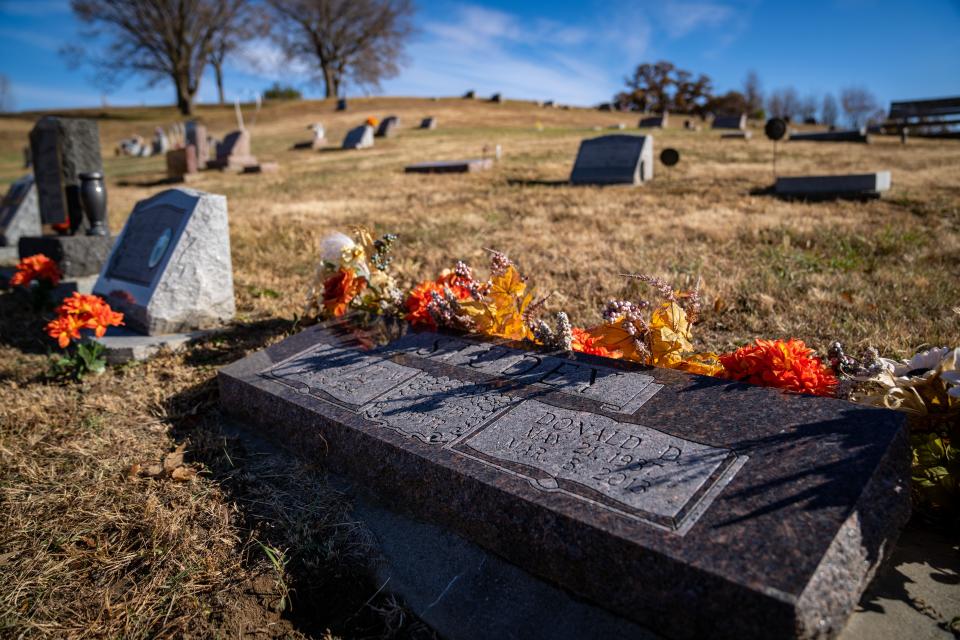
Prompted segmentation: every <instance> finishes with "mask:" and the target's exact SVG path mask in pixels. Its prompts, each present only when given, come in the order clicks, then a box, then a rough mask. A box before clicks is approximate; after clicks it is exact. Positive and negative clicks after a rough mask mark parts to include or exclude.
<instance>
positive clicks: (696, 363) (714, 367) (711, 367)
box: [676, 351, 723, 376]
mask: <svg viewBox="0 0 960 640" xmlns="http://www.w3.org/2000/svg"><path fill="white" fill-rule="evenodd" d="M676 368H677V369H681V370H683V371H686V372H687V373H696V374H699V375H701V376H716V375H717V374H719V373H720V372H721V371H723V365H722V364H720V356H719V355H717V354H716V353H713V352H709V351H708V352H706V353H694V354H691V355H689V356H687V357H686V358H684V359H683V360H681V361H680V363H679V364H678V365H677V367H676Z"/></svg>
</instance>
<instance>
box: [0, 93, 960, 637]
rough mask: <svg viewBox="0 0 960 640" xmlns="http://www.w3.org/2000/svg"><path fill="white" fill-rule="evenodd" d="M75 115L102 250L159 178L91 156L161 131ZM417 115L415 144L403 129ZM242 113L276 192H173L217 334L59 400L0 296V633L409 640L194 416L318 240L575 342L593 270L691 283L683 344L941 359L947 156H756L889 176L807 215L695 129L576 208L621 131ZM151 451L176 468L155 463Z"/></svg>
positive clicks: (532, 121)
mask: <svg viewBox="0 0 960 640" xmlns="http://www.w3.org/2000/svg"><path fill="white" fill-rule="evenodd" d="M198 111H199V113H198V116H199V117H200V118H201V119H203V120H204V121H205V122H206V123H207V125H208V127H209V128H210V130H211V132H212V133H213V134H214V135H216V136H217V137H222V135H223V134H225V133H226V132H227V131H229V130H230V129H231V128H233V116H232V109H226V108H216V107H200V108H199V110H198ZM389 114H396V115H399V116H400V118H401V130H400V131H399V134H398V135H397V136H396V137H394V138H390V139H386V140H384V139H379V138H378V139H377V140H376V147H375V148H373V149H369V150H363V151H351V152H341V151H339V150H329V151H323V152H312V151H289V150H288V149H289V148H290V147H291V146H292V144H293V143H294V142H298V141H305V140H309V139H310V136H311V135H312V134H311V132H309V131H307V129H306V126H307V125H308V124H310V123H312V122H315V121H320V122H322V123H323V124H324V125H325V126H326V129H327V136H328V139H329V140H330V141H331V143H332V145H331V149H336V148H337V147H338V146H339V142H340V140H341V139H342V137H343V135H344V134H345V132H346V131H347V129H348V128H350V127H352V126H356V125H358V124H360V123H361V122H362V121H363V120H364V119H365V118H366V117H367V116H371V115H372V116H376V117H378V118H383V117H384V116H386V115H389ZM64 115H67V114H64ZM78 115H84V116H87V117H91V116H92V117H100V118H101V119H100V131H101V140H102V142H103V152H104V159H105V169H106V174H107V181H108V194H109V196H108V197H109V211H110V226H111V229H112V231H113V232H114V233H116V232H119V231H120V229H121V228H122V226H123V223H124V221H125V219H126V216H127V214H128V213H129V211H130V210H131V209H132V207H133V205H134V203H135V202H136V201H138V200H140V199H142V198H145V197H147V196H149V195H152V194H154V193H156V192H157V191H159V190H161V189H163V188H166V187H165V186H164V185H162V184H159V181H160V180H161V179H162V178H163V177H164V175H165V173H164V172H165V170H164V166H165V165H164V160H163V158H149V159H138V158H117V157H114V156H113V145H114V144H115V143H116V142H117V141H119V140H120V139H121V138H125V137H128V136H129V135H131V134H133V133H139V134H140V135H142V136H144V137H147V138H149V137H150V135H151V132H152V130H153V127H154V126H156V125H158V124H169V123H170V122H173V121H176V120H178V119H179V118H178V117H177V116H176V114H175V113H174V111H173V110H172V109H161V108H157V109H147V108H138V109H108V110H93V111H88V112H83V113H82V114H78ZM428 115H433V116H436V117H437V120H438V128H437V129H436V130H433V131H419V130H415V129H413V128H412V127H415V126H416V125H417V124H419V122H420V120H421V119H422V118H423V117H426V116H428ZM36 117H37V116H36V114H28V115H23V116H20V115H17V116H5V117H3V118H0V180H2V181H3V182H4V183H9V182H12V181H13V180H14V179H16V178H17V177H19V176H20V175H22V174H23V173H24V171H23V170H22V169H21V168H20V167H21V166H22V165H21V163H22V155H21V149H22V147H23V146H24V145H25V144H26V140H27V133H28V131H29V130H30V128H31V127H32V125H33V122H34V121H35V119H36ZM245 117H246V120H247V123H248V128H250V129H251V131H252V136H253V145H252V147H253V149H252V150H253V153H254V154H255V155H256V156H257V157H258V158H259V159H260V160H261V161H270V160H275V161H278V162H279V163H280V165H281V169H280V171H279V172H278V173H276V174H265V175H244V176H241V175H232V174H226V173H223V174H221V173H217V172H208V173H204V174H203V175H202V176H201V177H200V178H199V180H197V181H196V182H194V183H191V184H190V185H188V186H190V187H192V188H196V189H200V190H204V191H210V192H213V193H221V194H224V195H226V196H227V198H228V207H229V216H230V225H231V238H230V240H231V245H232V255H233V268H234V282H235V287H236V298H237V309H238V315H237V319H236V322H235V323H234V324H233V325H231V326H230V327H229V328H228V329H227V330H226V331H225V332H223V333H222V334H219V335H217V336H216V337H213V338H210V339H208V340H206V341H203V342H201V343H199V344H197V345H195V346H193V347H191V348H189V349H188V350H185V351H183V352H181V353H178V354H164V355H161V356H158V357H157V358H155V359H153V360H151V361H149V362H146V363H141V364H130V365H126V366H122V367H119V368H114V369H111V370H109V371H108V372H107V373H106V374H104V375H103V376H100V377H96V378H92V379H87V380H84V381H82V382H81V383H62V382H57V381H54V380H51V379H48V378H47V377H46V371H47V352H48V351H49V350H53V349H55V348H56V347H55V345H54V344H53V343H52V341H50V340H49V339H48V338H46V337H45V336H44V335H43V333H42V324H43V320H42V319H41V318H40V317H39V316H38V315H36V314H35V313H34V312H33V311H31V309H30V307H29V304H28V303H27V302H26V300H25V299H24V298H23V297H21V296H19V295H16V294H12V293H0V500H2V503H0V583H2V584H3V587H2V588H0V630H2V631H3V632H4V634H10V635H18V636H19V635H21V634H25V635H28V636H51V637H66V636H80V635H85V636H113V637H116V636H124V637H148V636H183V635H189V636H204V637H206V636H217V635H219V636H233V637H236V636H237V635H239V634H240V633H241V632H243V633H246V634H248V635H254V633H257V634H259V635H260V636H263V637H281V636H293V637H301V636H310V637H321V636H323V635H324V634H325V633H327V632H326V631H325V630H326V629H330V632H329V633H331V634H332V635H334V636H342V637H357V636H371V635H378V634H381V633H385V632H399V633H404V634H408V635H409V634H414V635H416V634H424V633H427V632H426V631H425V630H423V629H421V628H420V626H419V623H417V621H416V620H414V619H412V618H411V616H410V615H409V614H408V613H407V612H405V611H404V609H403V608H402V605H401V604H399V603H397V602H395V601H393V600H392V599H390V598H389V597H387V596H385V595H384V593H385V592H378V589H379V587H380V586H381V585H378V584H375V583H373V582H372V580H371V579H370V578H369V577H367V576H368V573H367V571H366V566H367V564H368V563H369V562H371V561H372V560H374V559H375V558H374V549H373V547H372V545H371V544H370V543H369V540H368V537H367V534H366V533H365V531H364V529H363V526H362V524H359V523H357V522H355V521H354V520H353V519H352V518H351V516H350V512H349V504H348V502H347V501H346V500H345V499H344V497H343V496H341V495H340V494H339V493H338V492H337V491H336V490H335V489H334V488H333V487H331V486H330V485H329V484H328V483H327V482H326V481H325V480H324V476H323V469H322V466H321V465H320V464H307V463H302V464H301V463H297V464H294V463H290V462H289V461H284V462H282V463H281V462H278V460H277V458H276V456H273V457H271V456H269V455H264V452H262V451H258V450H256V448H255V447H252V445H251V444H250V442H249V441H248V440H247V439H245V438H241V437H238V434H237V432H236V431H235V429H234V425H232V424H231V423H230V422H229V421H228V420H227V419H226V418H224V417H223V416H222V415H221V414H220V412H219V410H218V408H217V391H216V384H215V380H214V378H215V373H216V370H217V368H218V367H220V366H222V365H224V364H227V363H230V362H233V361H234V360H237V359H239V358H241V357H243V356H244V355H246V354H248V353H250V352H252V351H255V350H257V349H260V348H263V347H264V346H266V345H268V344H271V343H274V342H276V341H278V340H280V339H281V338H283V337H284V336H285V335H288V334H289V333H290V332H293V331H295V330H296V327H295V319H296V317H297V315H298V314H299V312H300V309H301V305H302V303H303V295H304V290H305V288H306V287H307V285H308V283H309V281H310V278H311V274H312V272H313V268H314V265H315V261H316V246H317V244H318V242H319V240H320V238H322V237H323V236H324V235H326V234H327V233H329V232H331V231H335V230H342V231H348V228H349V226H350V225H353V224H357V223H363V224H367V225H368V226H370V227H372V228H373V229H374V230H375V231H377V232H379V233H384V232H395V233H398V234H399V235H400V240H399V242H398V243H397V245H396V261H395V263H394V266H395V269H396V273H397V274H398V275H399V276H400V278H401V280H403V282H404V284H408V285H409V284H413V283H414V282H415V281H416V280H419V279H423V278H428V277H434V276H435V275H436V274H437V273H438V272H439V271H440V270H441V269H443V268H446V267H449V266H452V264H453V263H454V262H455V261H456V260H458V259H462V260H464V261H466V262H468V263H471V264H472V265H474V266H476V267H480V268H483V269H485V266H486V257H485V252H484V250H483V249H484V248H485V247H486V248H494V249H499V250H501V251H504V252H506V253H508V254H509V255H510V257H511V258H513V259H514V260H515V261H516V262H517V264H518V265H519V267H520V269H521V271H522V272H523V273H525V274H526V275H528V276H529V278H530V282H531V283H532V284H533V285H534V287H535V288H536V290H537V291H538V292H540V293H549V292H554V293H553V295H552V297H551V298H550V301H549V307H550V308H552V309H556V310H559V309H563V310H566V311H567V312H568V313H569V314H570V316H571V318H572V319H573V321H574V323H575V324H578V325H580V326H590V325H592V324H595V323H597V322H598V321H599V320H600V315H599V313H600V310H601V309H602V306H603V304H604V303H605V302H606V300H608V299H610V298H613V297H625V298H631V297H632V298H635V297H637V296H641V295H643V294H644V293H645V292H644V291H643V290H642V289H639V288H638V285H637V284H636V283H634V282H631V281H628V280H625V279H624V278H620V277H618V274H620V273H648V274H652V275H657V276H660V277H663V278H666V279H667V280H669V281H671V282H673V283H674V284H675V286H677V287H683V288H689V287H692V286H693V284H694V283H695V282H696V280H697V278H698V277H702V279H703V291H704V295H705V299H706V306H705V312H704V313H703V317H702V319H701V321H700V323H699V324H698V325H696V326H695V327H694V336H695V342H694V344H695V346H696V347H697V348H698V349H709V350H714V351H721V350H727V349H729V348H732V347H735V346H738V345H741V344H743V343H744V342H746V341H748V340H751V339H753V338H754V337H768V338H775V337H784V338H785V337H791V336H793V337H798V338H802V339H804V340H806V341H807V342H808V344H810V345H811V346H813V347H814V348H816V349H818V351H820V352H821V353H823V352H825V351H826V348H827V347H828V346H829V344H830V343H831V342H832V341H833V340H840V341H841V342H843V344H844V345H845V347H846V348H847V350H848V351H853V352H859V351H860V350H862V349H864V348H865V347H867V346H874V347H876V348H878V349H879V350H880V352H881V353H882V354H885V355H890V356H908V355H911V354H912V353H914V352H915V351H916V350H918V349H922V348H926V347H930V346H940V345H950V346H957V345H958V343H960V141H957V140H952V141H943V140H922V139H916V138H911V139H910V141H909V144H907V145H906V146H902V145H901V144H900V143H899V139H894V138H886V137H879V138H877V140H876V142H875V143H873V144H870V145H863V144H833V143H807V142H802V143H800V142H798V143H781V144H780V145H779V159H778V171H779V173H781V174H782V175H811V174H830V173H862V172H869V171H878V170H890V171H891V172H892V174H893V188H892V189H891V191H890V192H889V193H888V194H887V195H885V197H884V198H883V199H880V200H873V201H867V202H859V201H831V202H818V203H807V202H799V201H781V200H778V199H775V198H773V197H771V196H769V195H766V194H764V193H762V191H763V190H764V189H765V188H766V187H768V186H770V185H771V184H772V182H773V176H772V173H771V165H770V160H771V151H772V145H771V143H769V142H768V141H767V140H765V139H764V138H763V135H762V131H761V130H760V129H756V128H755V129H754V139H753V140H752V141H750V142H746V143H745V142H742V141H735V140H724V141H721V140H720V133H719V132H713V131H709V130H705V131H700V132H692V131H684V130H681V129H679V128H671V129H668V130H666V131H659V130H655V131H652V133H653V135H654V138H655V147H654V153H655V156H659V153H660V151H661V150H663V149H664V148H665V147H668V146H669V147H674V148H676V149H678V150H679V152H680V154H681V160H680V164H679V165H678V166H676V167H673V168H672V169H667V168H665V167H663V166H662V165H660V164H659V162H658V163H657V166H656V168H655V179H654V180H653V181H652V182H650V183H648V184H646V185H645V186H643V187H637V188H630V187H606V188H601V187H572V186H570V185H568V184H566V180H567V178H568V177H569V172H570V168H571V166H572V163H573V159H574V157H575V155H576V151H577V147H578V145H579V142H580V140H581V139H582V138H584V137H590V136H596V135H603V133H621V132H613V131H603V132H595V131H593V129H592V128H593V127H594V126H602V127H607V126H609V125H612V124H615V123H617V122H624V123H626V124H627V125H628V126H633V125H635V124H636V121H637V119H638V117H637V116H635V115H633V114H616V113H601V112H596V111H592V110H560V109H541V108H538V107H536V106H535V105H532V104H530V103H515V102H510V101H508V102H507V103H505V104H501V105H494V104H487V103H483V102H479V101H464V100H460V99H449V100H448V99H444V100H441V101H438V102H432V101H429V100H421V99H352V100H351V101H350V111H348V112H345V113H334V110H333V104H332V103H331V102H330V101H327V102H289V103H275V104H270V105H268V106H266V107H265V108H264V109H263V111H262V112H261V113H260V114H259V115H258V116H257V117H256V122H255V124H254V123H253V121H254V117H253V113H252V109H250V108H248V109H246V110H245ZM682 120H683V118H682V117H674V118H671V124H672V125H673V126H675V127H679V125H680V124H682ZM537 123H540V124H542V126H543V130H542V131H538V130H537V127H536V125H537ZM754 124H756V123H754ZM626 133H636V130H635V129H634V130H630V129H628V130H627V131H626ZM485 144H486V145H490V146H491V147H492V145H495V144H501V145H503V153H504V155H503V160H502V162H501V163H500V164H499V165H498V166H497V167H496V168H495V169H494V170H492V171H487V172H480V173H476V174H469V175H457V174H453V175H408V174H404V173H403V167H404V166H405V165H408V164H413V163H416V162H424V161H431V160H454V159H463V158H470V157H476V156H479V155H480V154H481V150H482V148H483V146H484V145H485ZM178 444H182V445H185V450H186V451H185V460H184V463H183V465H181V464H180V460H179V459H178V457H177V456H176V455H173V456H172V457H166V456H167V455H168V454H170V452H172V451H174V449H175V447H176V446H177V445H178ZM164 461H166V462H167V463H168V467H167V471H163V462H164ZM134 465H140V467H139V468H137V467H135V466H134ZM151 465H160V469H159V471H157V472H156V473H154V472H153V471H151V470H150V466H151ZM178 468H179V469H181V472H178V473H177V474H172V473H171V471H172V470H174V469H178ZM186 469H195V470H197V471H198V472H199V474H198V475H197V476H196V477H195V478H190V477H187V476H189V473H184V472H183V471H184V470H186ZM176 477H179V478H184V477H185V479H183V480H180V481H178V480H177V479H175V478H176Z"/></svg>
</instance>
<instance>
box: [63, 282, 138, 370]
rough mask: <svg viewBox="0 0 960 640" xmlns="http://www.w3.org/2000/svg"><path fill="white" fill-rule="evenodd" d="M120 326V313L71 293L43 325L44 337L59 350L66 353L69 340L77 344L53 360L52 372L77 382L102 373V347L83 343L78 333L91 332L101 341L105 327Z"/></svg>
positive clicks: (99, 300)
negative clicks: (74, 378) (55, 343)
mask: <svg viewBox="0 0 960 640" xmlns="http://www.w3.org/2000/svg"><path fill="white" fill-rule="evenodd" d="M122 324H123V314H122V313H120V312H118V311H114V310H113V309H111V308H110V305H109V304H107V303H106V302H105V301H104V300H103V298H101V297H100V296H94V295H88V294H83V293H80V292H77V291H75V292H74V293H73V295H72V296H70V297H69V298H66V299H65V300H64V301H63V303H62V304H61V305H60V306H59V307H57V317H56V318H54V319H53V320H51V321H50V322H48V323H47V326H46V331H47V335H48V336H50V337H51V338H53V339H54V340H56V341H57V344H58V345H59V346H60V348H61V349H64V350H67V349H68V348H69V347H70V344H71V342H72V341H76V342H77V344H76V346H75V347H74V349H73V350H72V352H67V355H64V356H61V357H59V358H57V359H56V360H55V361H54V363H53V368H54V373H55V374H56V375H72V376H73V377H76V378H78V379H79V378H82V377H83V376H84V375H85V374H87V373H95V374H99V373H103V371H104V370H105V369H106V365H107V362H106V358H104V355H103V345H102V344H100V343H99V342H96V341H92V340H91V341H88V340H84V339H83V335H82V334H81V331H85V330H89V331H93V333H94V335H96V336H97V337H98V338H102V337H103V336H104V334H105V333H106V332H107V328H108V327H118V326H121V325H122Z"/></svg>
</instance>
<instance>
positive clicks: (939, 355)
mask: <svg viewBox="0 0 960 640" xmlns="http://www.w3.org/2000/svg"><path fill="white" fill-rule="evenodd" d="M951 351H952V349H950V348H949V347H939V348H937V349H930V350H928V351H921V352H920V353H918V354H917V355H915V356H913V357H912V358H910V359H909V360H904V361H901V362H898V363H896V364H895V365H894V367H893V371H892V373H893V375H894V376H896V377H897V378H903V377H906V376H907V374H908V373H910V372H911V371H918V372H921V373H920V374H919V376H917V375H914V376H910V377H920V376H923V375H925V374H926V373H927V372H930V371H932V370H934V369H936V368H937V365H939V364H940V362H942V361H943V360H944V359H945V357H946V356H947V355H949V354H950V353H951Z"/></svg>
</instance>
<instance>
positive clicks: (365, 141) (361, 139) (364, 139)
mask: <svg viewBox="0 0 960 640" xmlns="http://www.w3.org/2000/svg"><path fill="white" fill-rule="evenodd" d="M419 128H420V129H436V128H437V119H436V118H434V117H433V116H428V117H426V118H424V119H423V120H421V122H420V127H419ZM399 129H400V117H399V116H387V117H386V118H384V119H383V120H381V121H380V124H379V125H378V126H377V128H376V129H374V128H373V126H372V125H371V124H363V125H360V126H359V127H356V128H354V129H350V130H349V131H348V132H347V135H346V136H344V138H343V144H342V148H343V149H369V148H370V147H372V146H373V141H374V138H392V137H393V136H394V135H395V134H396V132H397V131H398V130H399Z"/></svg>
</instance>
